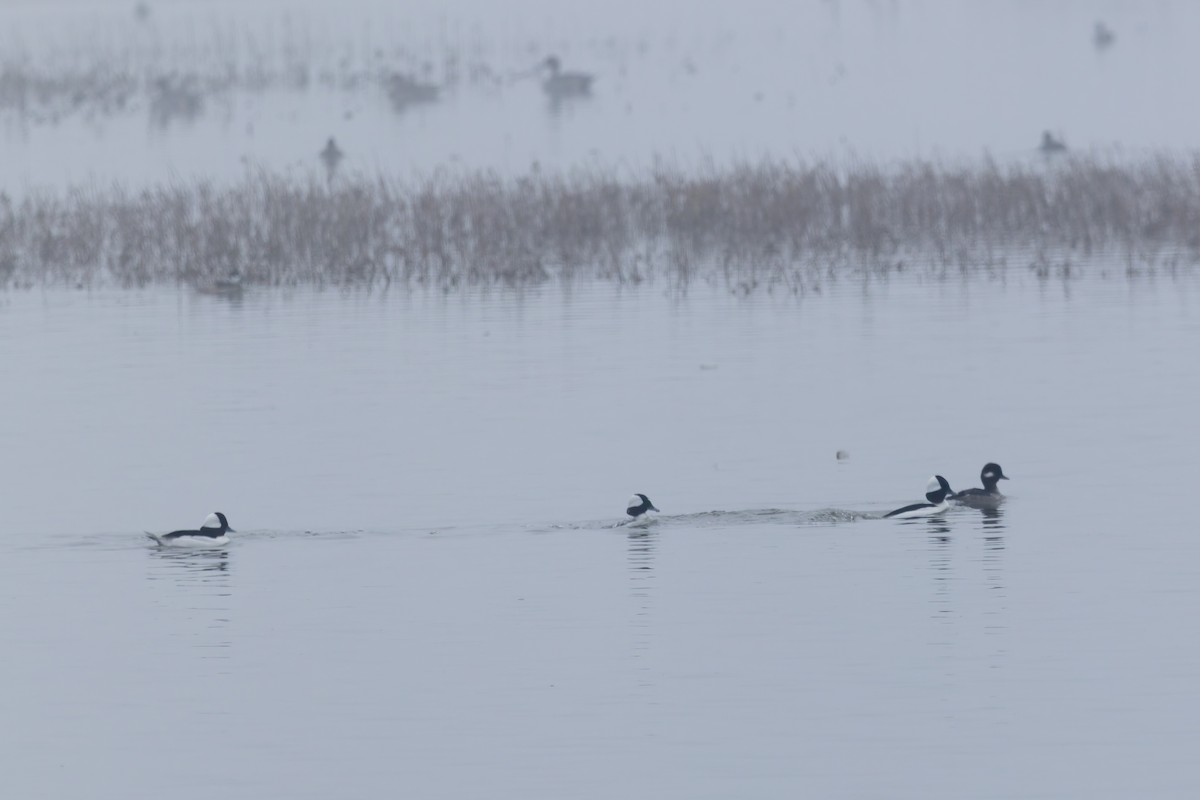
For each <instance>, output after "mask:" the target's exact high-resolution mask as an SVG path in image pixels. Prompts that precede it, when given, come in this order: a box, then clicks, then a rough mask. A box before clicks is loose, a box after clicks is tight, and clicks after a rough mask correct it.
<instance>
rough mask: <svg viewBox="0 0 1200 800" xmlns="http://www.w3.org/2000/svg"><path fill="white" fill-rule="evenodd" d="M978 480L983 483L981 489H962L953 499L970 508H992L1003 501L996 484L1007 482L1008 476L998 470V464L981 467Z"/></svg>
mask: <svg viewBox="0 0 1200 800" xmlns="http://www.w3.org/2000/svg"><path fill="white" fill-rule="evenodd" d="M979 480H981V481H983V488H982V489H964V490H963V491H961V492H959V493H958V494H956V495H954V498H953V499H955V500H957V501H958V502H960V503H962V504H963V505H966V506H971V507H972V508H994V507H995V506H996V504H998V503H999V502H1000V501H1001V500H1003V499H1004V495H1002V494H1000V490H999V489H997V488H996V484H997V483H999V482H1000V481H1006V480H1008V476H1007V475H1005V474H1004V470H1002V469H1000V465H999V464H995V463H991V462H989V463H987V464H984V465H983V470H982V471H981V472H980V473H979Z"/></svg>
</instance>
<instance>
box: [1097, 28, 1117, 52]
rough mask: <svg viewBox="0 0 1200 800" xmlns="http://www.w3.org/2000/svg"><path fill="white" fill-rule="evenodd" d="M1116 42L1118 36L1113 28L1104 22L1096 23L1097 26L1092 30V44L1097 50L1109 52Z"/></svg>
mask: <svg viewBox="0 0 1200 800" xmlns="http://www.w3.org/2000/svg"><path fill="white" fill-rule="evenodd" d="M1116 40H1117V35H1116V34H1115V33H1113V31H1112V28H1110V27H1108V26H1107V25H1105V24H1104V22H1103V21H1097V22H1096V26H1095V27H1094V28H1093V29H1092V44H1093V45H1094V46H1095V48H1096V49H1097V50H1101V51H1103V50H1107V49H1108V48H1110V47H1112V45H1113V42H1115V41H1116Z"/></svg>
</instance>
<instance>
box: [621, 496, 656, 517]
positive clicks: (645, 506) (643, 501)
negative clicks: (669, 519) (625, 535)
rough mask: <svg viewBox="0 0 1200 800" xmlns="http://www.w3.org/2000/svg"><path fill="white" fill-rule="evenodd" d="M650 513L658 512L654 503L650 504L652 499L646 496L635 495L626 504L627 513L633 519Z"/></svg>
mask: <svg viewBox="0 0 1200 800" xmlns="http://www.w3.org/2000/svg"><path fill="white" fill-rule="evenodd" d="M648 511H658V509H657V508H655V507H654V503H651V502H650V498H649V497H646V495H644V494H635V495H634V496H633V497H631V498H629V501H628V502H626V503H625V513H626V514H628V515H629V516H630V517H632V518H633V519H637V518H638V517H640V516H642V515H643V514H645V513H646V512H648Z"/></svg>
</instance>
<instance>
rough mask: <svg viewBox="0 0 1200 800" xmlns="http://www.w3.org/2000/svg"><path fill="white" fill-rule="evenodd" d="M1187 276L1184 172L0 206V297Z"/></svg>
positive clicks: (185, 189)
mask: <svg viewBox="0 0 1200 800" xmlns="http://www.w3.org/2000/svg"><path fill="white" fill-rule="evenodd" d="M1198 259H1200V154H1196V155H1192V156H1161V157H1155V158H1148V159H1145V160H1140V161H1137V162H1134V163H1114V162H1110V161H1105V160H1102V159H1098V158H1087V157H1083V158H1072V159H1070V160H1065V161H1061V162H1058V163H1052V164H1034V163H1025V164H1009V165H1000V164H997V163H994V162H983V163H979V164H975V165H965V166H964V165H946V164H942V163H938V162H926V161H911V162H904V163H900V164H898V165H894V166H888V167H884V166H880V165H875V164H870V163H854V164H849V165H843V164H834V163H824V162H816V163H808V162H801V161H771V160H768V161H761V162H756V163H747V164H740V165H734V166H729V167H716V166H709V167H706V168H703V169H683V168H678V167H672V166H665V165H664V166H658V167H655V168H653V169H650V170H648V171H646V172H645V173H644V174H634V175H625V174H622V173H619V172H616V171H606V170H603V169H590V170H574V171H569V172H564V173H546V172H542V171H536V170H535V171H533V172H530V173H529V174H526V175H523V176H519V177H514V178H506V177H501V176H498V175H496V174H492V173H489V172H463V173H449V172H438V173H436V174H434V175H432V176H429V177H427V178H423V179H416V180H398V179H390V178H387V177H367V176H348V177H337V178H335V179H334V180H332V181H330V182H325V181H321V180H318V179H317V178H316V177H315V176H313V177H311V178H296V177H288V176H283V175H278V174H272V173H268V172H265V171H259V172H251V173H248V174H247V175H246V176H245V177H244V178H243V179H242V180H241V181H240V182H238V183H236V184H234V185H230V186H216V185H212V184H208V183H197V184H170V185H164V186H160V187H155V188H148V189H143V190H138V191H132V190H128V189H124V188H121V187H112V188H91V189H88V190H75V191H70V192H65V193H61V194H54V193H41V194H32V195H29V196H26V197H24V198H22V199H19V200H13V199H11V198H9V197H8V196H0V285H2V286H4V287H31V286H35V285H69V286H81V287H86V286H100V285H118V286H128V287H135V286H146V285H148V284H184V285H193V286H196V287H197V288H204V287H205V286H210V285H213V284H214V283H215V282H217V281H220V280H221V279H224V278H227V276H229V275H231V274H233V273H237V274H238V276H239V279H240V280H242V281H243V284H244V285H245V286H264V287H272V286H297V285H314V286H342V287H374V286H385V285H397V284H399V285H403V286H432V287H438V288H443V289H453V288H455V287H461V286H468V285H489V284H502V285H513V286H527V285H534V284H540V283H543V282H547V281H555V280H557V281H577V280H603V281H612V282H616V283H639V282H642V281H647V280H652V281H662V282H666V283H669V284H671V285H675V286H686V285H688V284H690V283H692V282H694V281H703V282H707V283H710V284H714V285H720V286H724V287H728V288H729V289H731V290H734V291H745V292H749V291H754V290H758V289H762V290H767V291H791V292H808V291H819V290H821V289H822V288H823V287H824V286H826V285H828V284H830V283H834V282H837V281H840V280H846V279H851V278H860V277H889V276H898V275H907V276H916V277H918V278H922V279H939V278H945V277H947V276H951V275H964V276H992V277H995V276H1001V277H1002V276H1005V275H1008V274H1010V273H1014V272H1020V273H1022V274H1026V273H1028V274H1033V275H1036V276H1038V277H1041V278H1049V277H1055V276H1057V277H1063V278H1070V277H1073V276H1080V275H1084V274H1088V273H1094V272H1100V271H1101V270H1103V271H1104V273H1105V274H1113V273H1114V271H1115V272H1116V273H1117V274H1126V275H1136V274H1143V273H1147V272H1160V271H1170V272H1171V273H1175V272H1177V271H1179V270H1183V269H1188V268H1190V267H1192V266H1193V265H1194V264H1196V262H1197V260H1198Z"/></svg>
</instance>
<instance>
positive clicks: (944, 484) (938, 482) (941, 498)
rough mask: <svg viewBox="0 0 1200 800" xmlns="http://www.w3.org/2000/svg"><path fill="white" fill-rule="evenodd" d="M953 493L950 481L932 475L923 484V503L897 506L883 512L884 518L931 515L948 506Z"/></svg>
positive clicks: (910, 517) (939, 512) (940, 511)
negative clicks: (924, 500) (894, 508)
mask: <svg viewBox="0 0 1200 800" xmlns="http://www.w3.org/2000/svg"><path fill="white" fill-rule="evenodd" d="M953 494H954V490H953V489H951V488H950V483H949V482H948V481H947V480H946V479H945V478H943V477H942V476H941V475H934V476H933V477H932V478H930V479H929V483H927V484H926V485H925V499H926V500H927V501H928V502H925V503H913V504H912V505H911V506H904V507H903V508H897V509H896V510H895V511H889V512H888V513H886V514H884V515H883V516H884V519H912V518H914V517H932V516H933V515H934V514H941V513H942V512H943V511H945V510H946V509H948V508H950V501H949V498H950V496H951V495H953Z"/></svg>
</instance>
